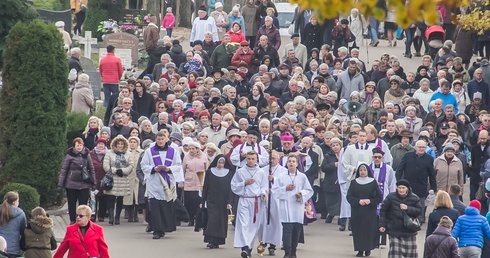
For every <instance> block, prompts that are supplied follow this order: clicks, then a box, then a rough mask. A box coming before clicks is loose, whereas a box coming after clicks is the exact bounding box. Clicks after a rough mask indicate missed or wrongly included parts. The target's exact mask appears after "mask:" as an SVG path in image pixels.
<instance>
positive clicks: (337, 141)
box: [330, 137, 342, 146]
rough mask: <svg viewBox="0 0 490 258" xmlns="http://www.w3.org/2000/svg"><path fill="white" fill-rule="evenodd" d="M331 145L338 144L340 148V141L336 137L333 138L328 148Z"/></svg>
mask: <svg viewBox="0 0 490 258" xmlns="http://www.w3.org/2000/svg"><path fill="white" fill-rule="evenodd" d="M333 143H338V144H340V146H342V141H341V140H340V139H339V138H337V137H333V138H332V139H330V146H331V145H332V144H333Z"/></svg>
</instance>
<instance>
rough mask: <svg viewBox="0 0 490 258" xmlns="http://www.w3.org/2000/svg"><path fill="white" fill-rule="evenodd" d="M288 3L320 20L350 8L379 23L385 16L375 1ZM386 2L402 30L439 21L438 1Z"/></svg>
mask: <svg viewBox="0 0 490 258" xmlns="http://www.w3.org/2000/svg"><path fill="white" fill-rule="evenodd" d="M440 1H441V2H443V3H445V4H447V5H450V6H454V7H459V6H461V5H462V4H464V2H465V1H467V0H464V1H461V0H440ZM290 2H291V3H297V4H298V5H299V6H300V7H301V8H302V9H303V10H304V9H313V10H315V15H316V16H318V18H319V19H320V20H323V19H327V18H335V17H337V16H338V15H339V14H341V15H346V14H349V13H350V10H351V9H352V8H357V9H359V12H360V13H361V14H363V15H364V17H369V16H374V17H375V18H376V19H378V20H380V21H383V20H384V19H385V16H386V13H385V11H384V10H382V9H380V8H378V7H376V3H377V0H358V1H354V0H290ZM386 2H387V7H388V9H389V10H394V12H395V17H396V21H395V22H396V23H397V24H399V25H400V26H402V27H403V28H408V27H410V25H411V24H412V23H414V22H416V21H427V22H428V23H430V24H435V23H437V22H438V21H439V15H438V12H437V7H436V5H437V2H438V0H406V1H405V0H386ZM488 24H490V23H488Z"/></svg>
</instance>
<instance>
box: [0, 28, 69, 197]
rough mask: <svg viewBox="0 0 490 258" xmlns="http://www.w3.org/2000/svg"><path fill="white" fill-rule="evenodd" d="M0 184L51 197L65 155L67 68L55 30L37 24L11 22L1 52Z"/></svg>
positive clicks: (61, 44) (53, 195) (54, 190)
mask: <svg viewBox="0 0 490 258" xmlns="http://www.w3.org/2000/svg"><path fill="white" fill-rule="evenodd" d="M3 58H4V62H5V63H4V67H3V70H2V76H3V83H4V84H3V88H2V91H1V93H0V160H1V161H2V164H3V166H2V167H0V180H1V181H0V182H1V183H2V184H5V183H10V182H15V183H22V184H26V185H30V186H32V187H34V188H36V189H37V190H38V192H39V193H40V194H41V202H42V203H44V204H46V203H49V202H50V201H52V200H53V198H55V196H56V194H55V192H56V183H57V177H58V173H59V170H60V167H61V163H62V160H63V158H64V154H65V151H66V126H67V125H66V109H67V102H68V101H67V97H68V84H67V79H66V78H67V75H68V64H67V59H66V56H65V53H64V50H63V40H62V38H61V34H60V33H59V31H58V30H57V29H56V28H55V27H54V26H53V25H52V24H51V25H48V24H45V23H44V22H43V21H41V20H34V21H32V22H30V23H21V22H19V23H17V24H16V25H15V26H14V27H13V28H12V29H11V30H10V33H9V34H8V37H7V46H6V48H5V50H4V54H3Z"/></svg>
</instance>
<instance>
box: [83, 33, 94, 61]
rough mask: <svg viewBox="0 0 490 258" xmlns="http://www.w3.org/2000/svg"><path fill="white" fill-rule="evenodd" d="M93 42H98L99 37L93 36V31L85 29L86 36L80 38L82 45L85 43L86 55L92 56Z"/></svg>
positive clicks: (87, 56) (84, 50) (84, 51)
mask: <svg viewBox="0 0 490 258" xmlns="http://www.w3.org/2000/svg"><path fill="white" fill-rule="evenodd" d="M92 44H97V38H92V32H91V31H85V37H84V38H80V45H83V53H84V57H86V58H92V57H91V55H92Z"/></svg>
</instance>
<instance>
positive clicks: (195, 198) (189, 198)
mask: <svg viewBox="0 0 490 258" xmlns="http://www.w3.org/2000/svg"><path fill="white" fill-rule="evenodd" d="M200 203H201V197H199V191H184V206H185V209H186V210H187V212H188V213H189V218H190V219H191V221H192V220H194V219H195V217H196V214H197V208H198V207H199V204H200Z"/></svg>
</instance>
